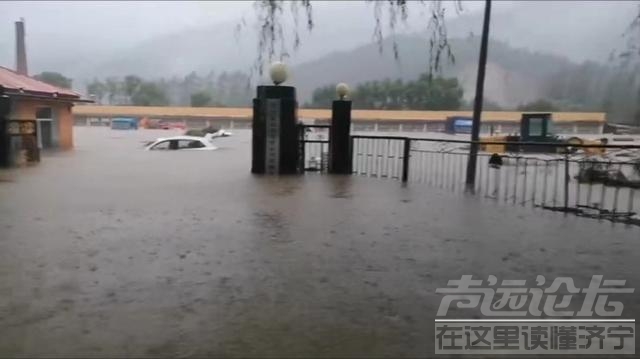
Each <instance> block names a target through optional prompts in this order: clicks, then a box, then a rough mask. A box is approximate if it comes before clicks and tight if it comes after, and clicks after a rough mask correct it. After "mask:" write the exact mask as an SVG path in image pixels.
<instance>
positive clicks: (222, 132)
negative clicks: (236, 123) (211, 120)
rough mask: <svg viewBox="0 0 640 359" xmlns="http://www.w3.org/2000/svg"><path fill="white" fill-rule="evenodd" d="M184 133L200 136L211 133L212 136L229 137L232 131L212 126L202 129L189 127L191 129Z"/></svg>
mask: <svg viewBox="0 0 640 359" xmlns="http://www.w3.org/2000/svg"><path fill="white" fill-rule="evenodd" d="M184 134H185V136H201V137H204V136H206V135H207V134H211V135H212V137H229V136H231V135H233V133H231V132H229V131H227V130H223V129H219V128H214V127H205V128H203V129H191V130H187V131H186V132H185V133H184Z"/></svg>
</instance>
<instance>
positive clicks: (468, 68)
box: [292, 36, 576, 107]
mask: <svg viewBox="0 0 640 359" xmlns="http://www.w3.org/2000/svg"><path fill="white" fill-rule="evenodd" d="M396 41H397V43H398V46H399V50H400V51H399V53H400V57H399V59H398V60H396V59H395V58H394V57H393V53H392V52H391V51H390V49H391V40H389V39H387V40H386V41H385V47H384V48H385V50H383V53H382V54H380V53H379V49H378V47H377V46H376V45H374V44H370V45H365V46H361V47H358V48H356V49H354V50H351V51H343V52H335V53H332V54H330V55H327V56H324V57H322V58H320V59H318V60H315V61H312V62H308V63H305V64H301V65H299V66H295V67H294V68H293V69H292V73H293V79H292V83H294V84H295V85H296V86H297V87H298V89H299V90H298V91H299V96H300V100H301V101H307V100H309V99H310V96H311V93H312V92H313V90H314V89H315V88H317V87H320V86H323V85H329V84H332V83H337V82H347V83H349V84H352V85H355V84H358V83H361V82H365V81H371V80H383V79H387V78H389V79H396V78H401V79H403V80H414V79H416V78H418V77H419V75H420V74H421V73H424V72H426V70H427V65H428V54H427V45H426V44H425V40H424V39H422V38H421V37H418V36H400V37H397V39H396ZM451 44H452V45H451V46H452V50H453V53H454V54H455V57H456V61H455V63H444V64H443V69H442V71H443V74H444V75H445V76H454V77H457V78H458V79H459V80H460V82H461V83H462V86H463V88H464V91H465V99H467V100H469V99H471V98H472V96H473V95H474V88H475V81H476V69H477V56H478V55H477V52H478V48H479V40H478V38H475V37H470V38H467V39H452V40H451ZM575 66H576V65H575V64H573V63H572V62H570V61H569V60H568V59H566V58H563V57H559V56H554V55H549V54H541V53H533V52H531V51H528V50H524V49H516V48H513V47H511V46H509V45H508V44H506V43H504V42H499V41H491V43H490V51H489V60H488V65H487V79H486V90H485V91H486V97H487V99H490V100H491V101H493V102H496V103H497V104H499V105H501V106H506V107H513V106H517V105H518V104H520V103H523V102H528V101H532V100H535V99H538V98H539V97H542V96H543V95H544V94H543V91H544V83H545V82H546V81H547V80H548V79H549V78H550V77H552V76H554V75H555V74H556V73H558V72H562V71H565V70H567V69H569V68H572V67H575Z"/></svg>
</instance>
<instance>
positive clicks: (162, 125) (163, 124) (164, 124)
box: [158, 121, 187, 130]
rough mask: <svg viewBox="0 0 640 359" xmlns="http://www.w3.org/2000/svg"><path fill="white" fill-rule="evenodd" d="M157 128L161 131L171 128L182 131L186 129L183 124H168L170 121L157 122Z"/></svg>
mask: <svg viewBox="0 0 640 359" xmlns="http://www.w3.org/2000/svg"><path fill="white" fill-rule="evenodd" d="M158 127H159V128H161V129H163V130H171V129H173V128H177V129H180V130H184V129H186V128H187V126H185V125H184V123H180V122H170V121H160V122H158Z"/></svg>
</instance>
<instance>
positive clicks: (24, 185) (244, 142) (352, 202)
mask: <svg viewBox="0 0 640 359" xmlns="http://www.w3.org/2000/svg"><path fill="white" fill-rule="evenodd" d="M74 131H75V134H74V136H75V150H74V151H71V152H61V153H53V154H46V155H44V156H43V159H42V162H41V163H40V164H39V165H37V166H35V167H29V168H22V169H13V170H5V171H2V172H0V356H2V357H12V356H29V357H33V356H47V357H52V356H64V357H115V356H135V357H141V356H151V357H154V356H163V357H166V356H197V357H202V356H235V357H247V356H254V357H255V356H271V357H273V356H279V357H280V356H283V357H287V356H288V357H291V356H321V357H337V356H340V357H365V356H366V357H371V356H378V357H379V356H390V357H425V356H430V355H433V353H434V342H433V334H434V333H433V331H434V318H435V314H436V311H437V309H438V306H439V305H440V300H441V298H442V297H441V296H440V295H437V294H436V293H435V290H436V288H439V287H444V286H446V284H447V282H448V281H449V280H451V279H459V278H460V276H462V275H464V274H473V275H474V276H478V277H481V278H485V279H486V278H487V276H489V275H496V276H498V277H499V278H506V279H527V280H528V281H533V280H534V279H535V277H536V276H537V275H544V276H546V277H547V278H548V280H549V281H550V280H552V279H553V278H554V277H556V276H571V277H573V278H574V279H575V280H576V282H577V283H576V284H581V285H583V286H584V285H586V284H588V281H589V279H590V278H591V276H592V275H596V274H602V275H604V276H605V278H609V279H626V280H627V281H628V282H627V286H629V287H633V288H640V274H638V272H637V271H636V270H635V268H637V261H638V258H640V228H638V227H626V226H624V225H618V224H611V223H609V222H606V221H603V222H599V221H597V220H591V219H585V218H578V217H575V216H571V215H569V216H564V215H562V214H558V213H553V212H549V211H542V210H535V209H532V208H525V207H513V206H505V205H500V204H492V203H489V202H487V201H478V200H477V199H476V198H473V197H466V196H464V195H459V194H452V193H449V192H446V191H441V190H438V189H433V188H428V187H425V186H422V185H419V184H415V185H412V184H410V185H408V186H403V185H402V184H401V183H400V182H395V181H385V180H381V179H376V178H365V177H358V176H328V175H319V174H307V175H305V176H290V177H260V176H253V175H251V174H250V173H249V169H250V152H251V132H250V131H246V130H244V131H243V130H239V131H235V132H234V135H233V136H232V137H228V138H218V139H216V140H215V144H216V145H217V146H219V149H218V150H215V151H174V152H172V151H156V152H154V151H144V150H143V149H142V147H143V143H144V142H145V141H150V140H154V139H155V138H156V137H160V136H168V134H169V133H173V132H170V131H162V130H139V131H112V130H109V129H106V128H91V127H76V128H75V129H74ZM639 298H640V297H639V296H638V295H637V293H636V294H633V295H627V296H625V297H620V298H617V299H620V300H621V301H622V302H623V303H624V305H625V308H624V314H625V317H628V318H635V314H637V313H640V299H639ZM478 312H479V311H478ZM460 315H461V316H463V317H468V313H467V312H465V313H464V314H460Z"/></svg>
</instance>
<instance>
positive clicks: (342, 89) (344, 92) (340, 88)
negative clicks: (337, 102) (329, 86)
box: [336, 82, 349, 100]
mask: <svg viewBox="0 0 640 359" xmlns="http://www.w3.org/2000/svg"><path fill="white" fill-rule="evenodd" d="M336 94H338V98H339V99H341V100H344V99H345V97H347V96H349V85H347V84H345V83H344V82H341V83H339V84H338V85H337V86H336Z"/></svg>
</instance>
